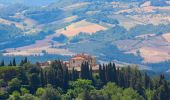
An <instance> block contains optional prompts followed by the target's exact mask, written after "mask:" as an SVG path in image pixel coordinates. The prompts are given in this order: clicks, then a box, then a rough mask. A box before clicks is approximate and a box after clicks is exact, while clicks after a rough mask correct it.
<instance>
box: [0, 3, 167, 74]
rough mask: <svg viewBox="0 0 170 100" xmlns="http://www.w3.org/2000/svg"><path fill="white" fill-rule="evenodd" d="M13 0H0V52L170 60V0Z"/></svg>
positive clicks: (151, 62) (145, 62)
mask: <svg viewBox="0 0 170 100" xmlns="http://www.w3.org/2000/svg"><path fill="white" fill-rule="evenodd" d="M9 1H10V0H6V1H4V0H0V4H1V5H2V6H0V9H1V10H0V37H3V38H2V39H1V40H0V50H1V57H0V58H3V57H10V56H30V57H33V56H37V57H40V58H42V57H43V56H50V57H51V56H56V55H60V56H63V57H65V58H68V57H70V56H72V55H74V54H76V53H82V52H84V53H88V54H91V55H95V56H96V57H98V58H100V59H99V60H100V61H113V60H117V61H120V62H125V63H133V64H139V65H144V66H152V67H154V66H157V64H160V63H167V62H169V61H170V52H169V51H170V42H169V33H170V28H169V27H170V6H169V4H170V2H169V1H168V0H156V1H155V0H131V1H129V0H62V1H61V0H54V1H53V0H51V1H49V0H44V1H40V0H37V1H35V0H34V1H32V2H30V1H29V3H28V1H27V0H25V1H23V0H16V1H15V0H14V1H13V2H9ZM77 1H78V2H77ZM18 3H19V4H18ZM33 3H34V4H33ZM4 4H7V5H4ZM35 5H36V6H35ZM11 12H12V13H11ZM127 58H128V59H127ZM165 65H166V64H165ZM157 68H158V67H157ZM158 69H161V68H158ZM168 69H170V68H169V67H168V65H166V66H165V68H163V70H160V71H162V72H166V71H167V70H168Z"/></svg>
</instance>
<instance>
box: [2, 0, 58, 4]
mask: <svg viewBox="0 0 170 100" xmlns="http://www.w3.org/2000/svg"><path fill="white" fill-rule="evenodd" d="M55 1H58V0H0V3H6V4H10V3H22V4H25V5H48V4H50V3H52V2H55Z"/></svg>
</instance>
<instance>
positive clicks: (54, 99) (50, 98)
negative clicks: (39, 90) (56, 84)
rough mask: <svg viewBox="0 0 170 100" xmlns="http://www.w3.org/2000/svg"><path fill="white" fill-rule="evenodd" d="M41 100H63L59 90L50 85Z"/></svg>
mask: <svg viewBox="0 0 170 100" xmlns="http://www.w3.org/2000/svg"><path fill="white" fill-rule="evenodd" d="M41 100H61V95H60V93H59V91H58V90H56V89H54V88H53V87H52V86H51V85H48V86H47V88H46V89H45V92H44V93H43V95H42V96H41Z"/></svg>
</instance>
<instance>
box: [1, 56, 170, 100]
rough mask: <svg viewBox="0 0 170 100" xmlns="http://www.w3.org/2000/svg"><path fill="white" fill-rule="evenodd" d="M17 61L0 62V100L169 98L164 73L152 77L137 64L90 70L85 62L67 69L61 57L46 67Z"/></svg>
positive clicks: (154, 99) (131, 99)
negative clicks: (139, 68)
mask: <svg viewBox="0 0 170 100" xmlns="http://www.w3.org/2000/svg"><path fill="white" fill-rule="evenodd" d="M38 65H39V64H38V63H36V64H31V63H30V62H29V61H28V60H27V58H25V59H23V60H22V61H21V62H20V64H17V63H16V60H15V59H13V60H12V61H10V63H9V64H8V65H6V64H5V63H4V60H2V61H1V63H0V66H1V67H0V87H1V88H0V100H72V99H73V100H74V99H75V100H169V99H170V82H169V81H168V80H166V79H165V77H164V75H160V76H159V77H155V78H153V77H152V78H151V77H150V76H148V75H147V74H146V73H145V72H143V71H139V70H138V67H133V66H128V67H117V66H115V64H114V63H109V64H103V65H99V70H98V71H93V70H92V67H90V66H89V64H88V63H87V62H84V63H83V64H82V65H81V71H80V72H79V71H77V70H75V69H74V68H73V69H72V70H68V68H67V67H66V65H65V64H64V62H63V61H61V60H55V61H52V63H51V65H50V66H49V67H45V68H41V67H39V66H38Z"/></svg>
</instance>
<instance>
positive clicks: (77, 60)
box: [69, 53, 96, 70]
mask: <svg viewBox="0 0 170 100" xmlns="http://www.w3.org/2000/svg"><path fill="white" fill-rule="evenodd" d="M83 62H88V63H89V65H90V66H91V67H92V68H93V67H95V66H96V57H93V56H90V55H87V54H84V53H82V54H77V55H75V56H74V57H72V58H71V59H70V60H69V69H72V68H75V69H77V70H80V68H81V64H82V63H83Z"/></svg>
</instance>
